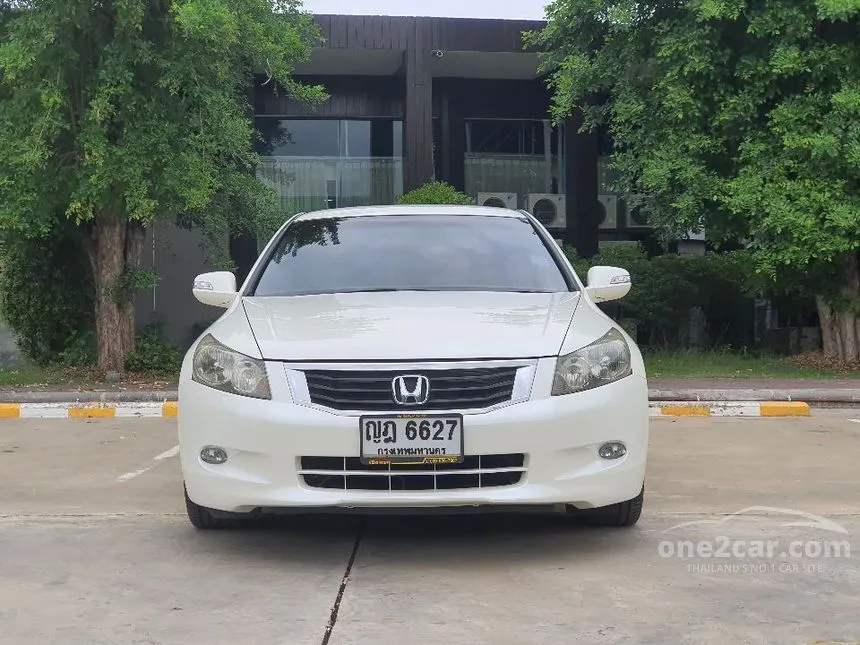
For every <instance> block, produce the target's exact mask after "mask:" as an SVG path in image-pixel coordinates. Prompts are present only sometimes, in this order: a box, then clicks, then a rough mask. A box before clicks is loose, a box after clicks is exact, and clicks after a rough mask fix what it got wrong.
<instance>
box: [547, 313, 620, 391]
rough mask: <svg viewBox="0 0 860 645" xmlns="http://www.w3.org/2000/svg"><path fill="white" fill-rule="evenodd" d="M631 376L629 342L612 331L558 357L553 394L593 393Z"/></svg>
mask: <svg viewBox="0 0 860 645" xmlns="http://www.w3.org/2000/svg"><path fill="white" fill-rule="evenodd" d="M632 373H633V368H632V367H631V365H630V348H629V347H628V346H627V341H625V340H624V336H622V335H621V332H619V331H618V330H617V329H610V330H609V332H608V333H607V334H606V335H605V336H603V337H602V338H600V339H598V340H596V341H594V342H593V343H591V345H587V346H586V347H583V348H582V349H578V350H576V351H575V352H571V353H570V354H567V355H565V356H559V358H558V361H557V362H556V365H555V378H554V379H553V381H552V395H553V396H561V395H562V394H573V393H574V392H582V391H584V390H590V389H592V388H595V387H600V386H601V385H606V384H607V383H612V382H613V381H617V380H619V379H622V378H624V377H625V376H629V375H630V374H632Z"/></svg>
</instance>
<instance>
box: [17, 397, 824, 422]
mask: <svg viewBox="0 0 860 645" xmlns="http://www.w3.org/2000/svg"><path fill="white" fill-rule="evenodd" d="M178 413H179V403H178V402H176V401H165V402H163V403H158V402H152V403H0V419H118V418H132V417H149V418H159V417H160V418H175V417H176V416H177V414H178ZM649 414H650V416H652V417H808V416H810V409H809V404H808V403H804V402H802V401H713V402H708V401H652V402H651V403H650V404H649Z"/></svg>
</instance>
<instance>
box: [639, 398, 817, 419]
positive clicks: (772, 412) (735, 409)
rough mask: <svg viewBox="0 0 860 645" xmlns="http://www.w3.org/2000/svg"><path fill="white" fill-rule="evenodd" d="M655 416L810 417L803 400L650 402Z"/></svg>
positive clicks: (652, 414)
mask: <svg viewBox="0 0 860 645" xmlns="http://www.w3.org/2000/svg"><path fill="white" fill-rule="evenodd" d="M649 408H650V409H649V413H650V415H651V416H652V417H808V416H810V410H809V404H808V403H804V402H803V401H710V402H709V401H659V402H652V403H651V404H650V406H649Z"/></svg>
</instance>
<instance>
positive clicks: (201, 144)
mask: <svg viewBox="0 0 860 645" xmlns="http://www.w3.org/2000/svg"><path fill="white" fill-rule="evenodd" d="M7 9H8V12H9V14H8V15H11V18H10V19H9V20H8V22H7V23H6V25H5V27H4V29H5V32H6V33H5V35H4V37H3V41H2V42H0V148H2V149H3V151H4V154H3V155H2V156H0V229H2V230H3V231H5V232H6V234H10V233H14V234H17V235H20V236H23V237H37V236H40V235H44V234H47V233H50V231H52V230H53V229H54V227H55V226H56V224H57V219H58V213H59V214H60V215H59V218H60V219H66V220H68V221H70V222H73V223H74V224H75V225H77V226H79V227H80V228H81V229H82V231H84V233H85V236H84V238H83V239H85V240H86V245H87V252H88V254H89V257H90V263H91V265H92V270H93V274H94V278H95V284H96V297H95V310H96V327H97V335H98V342H99V362H100V365H102V366H103V367H105V368H109V367H110V368H114V369H120V370H121V369H122V364H123V360H124V357H125V355H126V354H128V352H129V351H131V349H132V347H133V344H134V332H133V312H132V311H131V310H130V304H129V303H128V302H127V301H126V302H124V301H118V300H117V298H115V297H114V296H115V294H116V292H117V289H118V286H119V284H120V283H121V282H122V281H123V279H124V277H127V275H128V272H129V271H132V272H133V271H134V269H135V268H136V265H137V264H138V262H139V257H140V252H141V244H142V238H143V231H144V230H145V228H146V226H148V225H149V224H151V223H152V222H153V221H155V220H159V219H173V220H177V221H179V222H180V223H182V224H185V225H188V226H203V227H204V228H205V229H207V230H208V231H210V232H213V234H214V235H220V234H223V233H224V232H225V231H227V230H241V229H243V228H248V227H250V226H253V221H249V220H253V218H255V217H258V216H261V215H265V214H267V211H268V212H271V210H272V209H274V208H276V202H275V200H274V199H273V197H272V196H271V195H270V194H269V193H268V191H267V189H265V188H264V187H263V186H262V184H261V183H260V182H258V181H257V180H256V177H255V176H254V169H255V168H256V165H257V163H258V158H257V157H256V155H255V154H254V151H253V140H254V137H255V132H254V130H253V123H252V120H251V116H250V115H251V110H250V107H249V100H248V99H249V94H250V92H251V89H252V83H253V80H254V75H255V74H265V76H266V78H268V82H269V83H270V84H274V83H276V82H277V83H279V86H280V87H282V88H284V89H285V91H287V92H289V93H290V94H291V95H292V96H294V97H295V98H297V99H300V100H308V101H314V100H318V99H320V98H322V97H323V96H324V94H323V92H322V90H321V88H319V87H315V86H314V87H306V86H302V85H299V84H297V83H295V82H294V81H292V80H291V76H290V74H291V71H292V68H293V66H294V64H295V63H296V62H298V61H300V60H302V59H304V58H306V57H307V56H308V55H309V53H310V48H311V47H312V45H313V43H314V42H315V40H316V39H317V37H318V32H317V30H316V27H315V26H314V24H313V19H312V17H311V16H310V15H308V14H306V13H303V12H301V11H299V5H298V3H297V2H295V1H294V0H110V1H109V2H96V1H84V2H81V1H79V0H31V1H29V2H17V3H9V6H7ZM114 338H119V339H120V340H119V341H117V342H115V341H114V340H113V339H114Z"/></svg>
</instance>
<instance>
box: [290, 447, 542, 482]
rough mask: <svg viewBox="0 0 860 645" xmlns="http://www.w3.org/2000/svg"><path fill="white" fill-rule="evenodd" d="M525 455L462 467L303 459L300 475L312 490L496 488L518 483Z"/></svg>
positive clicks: (481, 458)
mask: <svg viewBox="0 0 860 645" xmlns="http://www.w3.org/2000/svg"><path fill="white" fill-rule="evenodd" d="M524 474H525V455H522V454H508V455H474V456H470V457H466V458H465V459H464V460H463V463H460V464H435V465H434V464H403V465H398V464H394V465H370V464H363V463H361V459H359V458H358V457H302V458H301V469H300V470H299V475H300V476H301V477H302V479H303V481H304V483H305V485H306V486H309V487H310V488H329V489H337V490H376V491H382V490H387V491H415V490H454V489H458V488H494V487H498V486H513V485H514V484H518V483H519V482H520V481H521V480H522V478H523V475H524Z"/></svg>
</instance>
